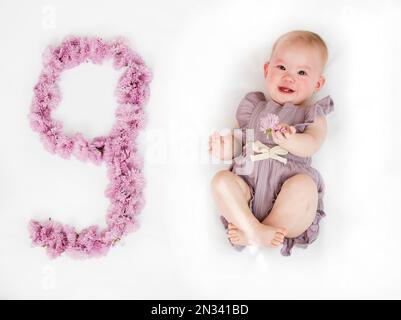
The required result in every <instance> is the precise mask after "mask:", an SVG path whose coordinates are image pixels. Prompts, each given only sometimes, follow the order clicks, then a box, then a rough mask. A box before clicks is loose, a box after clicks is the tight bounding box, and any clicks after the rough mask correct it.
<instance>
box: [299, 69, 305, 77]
mask: <svg viewBox="0 0 401 320" xmlns="http://www.w3.org/2000/svg"><path fill="white" fill-rule="evenodd" d="M298 74H299V75H301V76H306V72H305V71H303V70H301V71H299V72H298Z"/></svg>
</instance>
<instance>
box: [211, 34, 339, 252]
mask: <svg viewBox="0 0 401 320" xmlns="http://www.w3.org/2000/svg"><path fill="white" fill-rule="evenodd" d="M327 58H328V50H327V46H326V44H325V42H324V41H323V40H322V39H321V37H319V36H318V35H317V34H315V33H313V32H309V31H292V32H289V33H286V34H284V35H282V36H281V37H280V38H279V39H278V40H277V41H276V42H275V44H274V46H273V49H272V52H271V56H270V59H269V61H268V62H266V63H265V64H264V78H265V85H266V92H267V94H268V95H267V96H265V95H264V94H263V93H262V92H251V93H248V94H247V95H246V96H245V97H244V98H243V99H242V101H241V102H240V104H239V106H238V109H237V112H236V120H237V121H236V124H235V126H234V129H235V128H239V129H236V130H232V131H231V133H230V134H228V135H225V136H221V135H220V134H218V133H216V132H215V133H213V134H212V135H211V136H210V137H209V153H210V154H211V155H212V156H214V157H217V158H219V159H220V160H231V159H233V162H232V165H231V167H230V168H229V169H228V170H222V171H219V172H218V173H217V174H216V175H215V176H214V177H213V179H212V181H211V187H212V193H213V197H214V200H215V202H216V205H217V207H218V210H219V214H220V215H221V220H222V222H223V224H224V226H225V228H226V229H227V236H228V239H229V241H230V242H231V244H232V245H233V246H234V247H235V248H236V249H238V250H241V249H242V248H244V246H246V245H249V244H254V245H261V246H269V247H273V248H276V247H278V246H279V245H280V244H283V246H282V249H281V254H282V255H286V256H288V255H290V254H291V249H292V247H293V246H294V245H295V244H299V245H302V246H303V247H306V246H307V245H308V244H310V243H312V242H313V241H314V240H315V239H316V238H317V235H318V231H319V221H320V219H321V218H322V217H324V216H325V213H324V210H323V209H324V208H323V195H324V182H323V179H322V177H321V175H320V174H319V172H318V171H317V170H316V169H314V168H313V167H312V166H311V156H312V155H313V154H314V153H315V152H316V151H317V150H319V148H320V146H321V145H322V143H323V142H324V140H325V136H326V131H327V123H326V118H325V115H326V114H328V113H329V112H331V111H332V110H333V101H332V99H331V98H330V97H329V96H327V97H325V98H324V99H321V100H319V101H317V102H315V103H312V102H311V98H312V97H313V95H314V93H316V92H318V91H319V90H320V89H321V88H322V86H323V85H324V83H325V78H324V76H323V70H324V67H325V65H326V62H327ZM271 119H279V123H276V124H274V125H272V127H271V128H270V129H271V130H267V131H266V121H267V122H269V121H270V120H271ZM237 130H240V133H242V135H240V136H241V137H239V138H238V135H237V134H234V133H237ZM267 132H269V134H267ZM245 133H246V134H245ZM255 152H258V153H259V154H256V153H255Z"/></svg>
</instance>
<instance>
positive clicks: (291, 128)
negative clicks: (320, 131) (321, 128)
mask: <svg viewBox="0 0 401 320" xmlns="http://www.w3.org/2000/svg"><path fill="white" fill-rule="evenodd" d="M290 131H291V133H292V134H294V133H296V132H297V129H295V127H294V126H291V127H290Z"/></svg>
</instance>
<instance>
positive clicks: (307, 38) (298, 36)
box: [270, 30, 328, 65]
mask: <svg viewBox="0 0 401 320" xmlns="http://www.w3.org/2000/svg"><path fill="white" fill-rule="evenodd" d="M283 39H288V40H290V41H291V42H296V41H301V42H303V43H304V44H306V45H308V46H316V47H318V48H319V49H320V51H321V53H322V58H323V62H324V63H323V65H325V64H326V62H327V58H328V49H327V45H326V43H325V42H324V40H323V39H322V38H321V37H320V36H319V35H318V34H316V33H314V32H311V31H304V30H295V31H290V32H287V33H285V34H283V35H282V36H280V37H279V38H278V39H277V40H276V42H275V43H274V45H273V48H272V52H271V54H270V56H272V55H273V53H274V50H275V49H276V47H277V45H278V43H279V42H280V41H281V40H283Z"/></svg>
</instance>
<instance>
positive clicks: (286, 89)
mask: <svg viewBox="0 0 401 320" xmlns="http://www.w3.org/2000/svg"><path fill="white" fill-rule="evenodd" d="M278 91H280V92H282V93H294V92H295V91H294V90H292V89H290V88H287V87H278Z"/></svg>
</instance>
